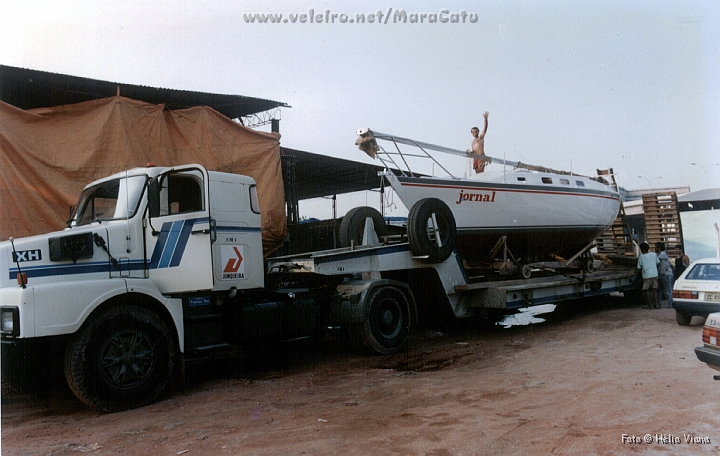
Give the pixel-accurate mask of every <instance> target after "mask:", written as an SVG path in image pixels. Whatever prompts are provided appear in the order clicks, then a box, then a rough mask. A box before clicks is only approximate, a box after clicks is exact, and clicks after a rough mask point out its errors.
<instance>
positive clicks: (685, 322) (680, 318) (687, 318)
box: [675, 310, 692, 326]
mask: <svg viewBox="0 0 720 456" xmlns="http://www.w3.org/2000/svg"><path fill="white" fill-rule="evenodd" d="M675 321H676V322H677V324H679V325H680V326H690V322H691V321H692V315H690V314H689V313H687V312H680V311H679V310H676V311H675Z"/></svg>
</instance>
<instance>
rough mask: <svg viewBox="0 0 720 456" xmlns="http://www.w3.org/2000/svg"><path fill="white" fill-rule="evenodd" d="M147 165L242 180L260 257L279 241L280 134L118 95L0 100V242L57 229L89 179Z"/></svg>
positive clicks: (208, 112)
mask: <svg viewBox="0 0 720 456" xmlns="http://www.w3.org/2000/svg"><path fill="white" fill-rule="evenodd" d="M148 163H154V164H155V165H157V166H178V165H185V164H191V163H199V164H201V165H203V166H205V167H206V168H207V169H209V170H214V171H224V172H229V173H236V174H245V175H248V176H251V177H252V178H254V179H255V181H256V182H257V186H258V197H259V200H260V208H261V217H262V228H263V233H262V237H263V246H264V249H265V251H266V252H269V251H271V250H273V249H274V248H275V247H276V246H278V245H279V244H280V243H281V242H282V240H283V238H284V237H285V236H286V233H287V226H286V218H285V196H284V191H283V181H282V170H281V166H280V135H279V134H277V133H264V132H258V131H255V130H251V129H248V128H245V127H243V126H242V125H240V124H238V123H236V122H233V121H232V120H230V119H228V118H227V117H225V116H223V115H222V114H220V113H218V112H217V111H215V110H213V109H211V108H208V107H194V108H189V109H181V110H175V111H169V110H166V109H165V107H164V105H154V104H148V103H145V102H141V101H136V100H132V99H129V98H125V97H121V96H117V97H111V98H103V99H99V100H93V101H89V102H85V103H78V104H73V105H65V106H58V107H53V108H40V109H33V110H29V111H24V110H21V109H18V108H16V107H14V106H11V105H9V104H7V103H3V102H0V240H5V239H8V238H9V237H11V236H12V237H15V238H19V237H23V236H29V235H33V234H41V233H47V232H50V231H56V230H60V229H63V228H64V227H65V223H66V220H67V218H68V215H69V207H70V205H71V204H75V203H76V202H77V198H78V196H79V195H80V192H81V191H82V189H83V187H85V185H87V184H88V183H89V182H90V181H93V180H96V179H99V178H101V177H105V176H108V175H110V174H113V173H116V172H118V171H122V170H125V169H130V168H135V167H142V166H146V165H147V164H148Z"/></svg>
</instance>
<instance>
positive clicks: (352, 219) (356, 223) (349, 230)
mask: <svg viewBox="0 0 720 456" xmlns="http://www.w3.org/2000/svg"><path fill="white" fill-rule="evenodd" d="M368 217H370V218H371V219H372V221H373V227H374V228H375V233H376V234H377V235H378V238H380V237H381V236H387V225H385V219H383V216H382V214H381V213H380V212H378V211H377V209H374V208H372V207H369V206H360V207H356V208H353V209H350V211H348V213H347V214H346V215H345V217H343V219H342V222H340V229H339V233H338V234H339V238H340V246H341V247H350V245H351V244H352V243H354V244H355V245H362V241H363V233H364V232H365V219H367V218H368Z"/></svg>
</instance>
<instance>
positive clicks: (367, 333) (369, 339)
mask: <svg viewBox="0 0 720 456" xmlns="http://www.w3.org/2000/svg"><path fill="white" fill-rule="evenodd" d="M364 315H365V321H364V323H363V331H362V333H363V342H364V343H365V345H366V346H367V347H369V348H371V349H373V350H375V351H376V352H378V353H380V354H382V355H389V354H392V353H395V352H397V351H399V350H400V349H401V348H403V347H404V346H405V344H406V343H407V338H408V333H409V332H410V310H409V306H408V301H407V298H406V297H405V294H404V293H403V292H402V291H400V290H399V289H397V288H395V287H389V286H385V287H378V288H375V289H374V290H372V291H371V292H370V294H369V295H368V297H367V299H365V306H364Z"/></svg>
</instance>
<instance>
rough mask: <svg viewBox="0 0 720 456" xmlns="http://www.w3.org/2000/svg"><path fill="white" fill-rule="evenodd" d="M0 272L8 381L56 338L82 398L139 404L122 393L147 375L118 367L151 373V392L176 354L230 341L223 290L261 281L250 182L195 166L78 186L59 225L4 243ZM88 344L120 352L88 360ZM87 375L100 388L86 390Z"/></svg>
mask: <svg viewBox="0 0 720 456" xmlns="http://www.w3.org/2000/svg"><path fill="white" fill-rule="evenodd" d="M0 271H2V272H1V273H0V313H1V317H2V327H1V329H2V331H1V337H2V349H3V353H2V355H3V368H4V369H3V370H4V374H8V375H5V377H6V378H8V377H11V378H12V376H14V375H16V374H18V373H21V372H24V371H27V370H28V369H27V368H29V367H31V366H29V365H28V364H30V363H33V362H34V361H31V360H36V359H37V357H36V356H35V355H36V354H37V353H31V352H38V351H40V352H47V351H49V349H48V347H55V348H58V347H62V349H64V353H60V355H61V357H62V358H63V359H64V363H65V368H64V370H65V376H66V379H67V380H68V383H69V384H70V387H71V389H72V390H73V391H74V392H75V393H76V395H78V397H80V398H81V399H82V400H84V401H85V402H87V403H90V404H92V405H95V406H100V408H106V409H112V408H113V407H114V405H113V404H119V403H123V402H128V404H135V405H137V404H138V402H137V400H134V399H133V396H132V395H129V393H123V391H125V390H127V391H132V390H133V389H132V388H129V387H128V385H141V384H143V380H142V379H141V378H140V377H133V376H130V377H128V378H123V379H119V377H118V376H119V375H126V374H127V372H128V371H130V370H133V369H134V370H135V372H136V374H137V375H139V376H148V377H150V378H151V379H152V381H151V382H145V383H146V384H147V385H151V386H141V389H142V388H146V389H151V390H152V391H150V390H148V391H144V390H143V391H142V392H141V393H142V394H139V395H138V394H137V393H138V390H137V389H136V390H134V391H135V393H133V394H135V396H138V397H142V401H145V400H146V399H147V398H148V397H150V396H154V393H153V392H154V391H155V389H157V388H158V385H160V386H162V387H164V384H165V383H167V381H168V380H169V377H170V375H171V373H172V371H173V359H174V358H175V356H176V354H177V353H184V352H185V351H186V350H187V349H190V348H191V347H189V346H188V345H190V346H192V347H202V346H217V345H221V344H222V343H225V342H226V340H227V336H228V334H227V333H228V331H223V325H224V324H225V323H224V322H223V321H222V320H223V316H222V315H221V314H220V313H219V312H218V311H217V307H218V306H221V305H222V304H223V299H224V297H225V296H228V295H230V294H235V293H237V292H238V290H258V289H262V288H263V286H264V267H263V252H262V233H261V220H260V209H259V206H258V200H257V190H256V184H255V182H254V180H253V179H252V178H250V177H248V176H242V175H235V174H228V173H221V172H212V171H208V170H206V169H205V168H204V167H203V166H201V165H185V166H178V167H172V168H163V167H154V166H148V167H146V168H135V169H131V170H127V171H123V172H120V173H117V174H114V175H111V176H109V177H106V178H103V179H100V180H97V181H95V182H92V183H90V184H89V185H87V186H86V187H85V189H84V190H83V191H82V193H81V195H80V198H79V200H78V203H77V205H76V206H75V207H74V209H73V210H72V212H71V216H70V219H69V221H68V223H67V228H65V229H64V230H62V231H57V232H53V233H49V234H43V235H38V236H32V237H28V238H22V239H10V240H9V241H5V242H2V243H0ZM118 328H119V329H118ZM123 328H124V329H123ZM230 332H232V331H230ZM208 334H209V335H208ZM158 342H162V343H158ZM129 344H130V345H132V344H136V345H135V346H133V347H132V348H128V347H130V345H129ZM150 347H153V348H150ZM157 347H160V348H157ZM88 350H91V351H92V350H95V354H96V355H97V357H98V359H100V358H102V357H106V358H107V357H108V356H110V357H112V356H114V355H113V353H116V354H117V357H118V358H117V359H116V362H115V363H114V364H112V365H108V366H104V367H99V366H96V365H90V364H92V363H90V364H88V361H86V360H87V359H88ZM143 350H144V352H143ZM153 350H154V351H155V352H153ZM61 351H62V350H61ZM133 353H134V354H135V355H132V354H133ZM139 353H145V354H146V355H152V356H154V357H152V356H151V358H152V359H150V360H142V359H141V355H139ZM128 354H131V355H132V356H134V358H133V359H130V358H128ZM100 364H102V362H100ZM163 364H164V365H163ZM28 375H29V376H32V374H28ZM28 375H23V376H24V377H27V376H28ZM90 377H100V378H104V379H105V380H106V383H107V385H106V386H105V387H104V388H105V389H104V390H103V391H100V392H98V391H95V390H93V392H90V391H87V390H86V387H87V384H88V383H89V382H88V380H89V378H90ZM131 377H132V378H131ZM21 381H22V380H21ZM160 389H162V388H160ZM98 397H103V398H105V399H102V400H99V399H97V398H98ZM108 397H109V398H110V399H107V398H108Z"/></svg>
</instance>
